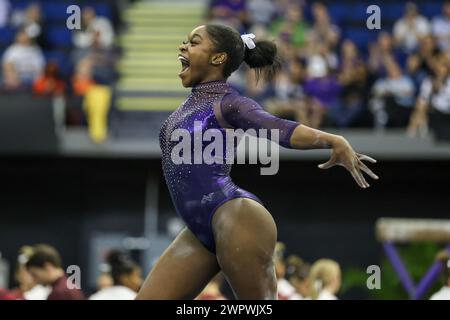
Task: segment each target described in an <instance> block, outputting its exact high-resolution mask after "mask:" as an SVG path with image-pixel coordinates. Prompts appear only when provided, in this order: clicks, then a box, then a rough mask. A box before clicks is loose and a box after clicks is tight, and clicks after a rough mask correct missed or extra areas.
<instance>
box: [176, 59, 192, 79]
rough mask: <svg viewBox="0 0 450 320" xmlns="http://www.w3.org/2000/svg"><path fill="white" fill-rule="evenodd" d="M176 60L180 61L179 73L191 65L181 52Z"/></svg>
mask: <svg viewBox="0 0 450 320" xmlns="http://www.w3.org/2000/svg"><path fill="white" fill-rule="evenodd" d="M178 60H179V61H180V62H181V72H180V75H181V74H183V73H185V72H186V71H187V70H188V69H189V67H190V66H191V63H190V62H189V60H188V59H187V58H186V57H184V56H182V55H181V54H180V55H178Z"/></svg>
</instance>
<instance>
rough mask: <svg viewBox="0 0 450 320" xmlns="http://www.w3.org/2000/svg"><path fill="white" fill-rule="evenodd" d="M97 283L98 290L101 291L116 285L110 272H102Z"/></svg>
mask: <svg viewBox="0 0 450 320" xmlns="http://www.w3.org/2000/svg"><path fill="white" fill-rule="evenodd" d="M108 268H109V266H108ZM96 284H97V291H100V290H103V289H106V288H110V287H112V286H113V285H114V280H113V278H112V277H111V274H110V273H109V272H102V273H100V275H99V276H98V278H97V283H96Z"/></svg>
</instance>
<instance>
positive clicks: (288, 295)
mask: <svg viewBox="0 0 450 320" xmlns="http://www.w3.org/2000/svg"><path fill="white" fill-rule="evenodd" d="M284 251H285V245H284V243H282V242H277V244H276V246H275V254H274V263H275V273H276V276H277V279H278V283H277V288H278V300H298V298H297V296H298V295H297V292H296V290H295V288H294V287H293V286H292V284H290V283H289V281H287V280H286V278H285V275H286V264H285V262H284Z"/></svg>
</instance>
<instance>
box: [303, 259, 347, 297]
mask: <svg viewBox="0 0 450 320" xmlns="http://www.w3.org/2000/svg"><path fill="white" fill-rule="evenodd" d="M310 281H311V295H310V296H311V298H312V299H314V300H337V297H336V294H337V293H338V292H339V289H340V288H341V268H340V267H339V264H338V263H337V262H336V261H334V260H330V259H320V260H318V261H316V262H315V263H314V264H313V265H312V267H311V272H310Z"/></svg>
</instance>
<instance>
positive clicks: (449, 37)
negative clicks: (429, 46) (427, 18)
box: [431, 0, 450, 52]
mask: <svg viewBox="0 0 450 320" xmlns="http://www.w3.org/2000/svg"><path fill="white" fill-rule="evenodd" d="M431 30H432V32H433V34H434V35H435V36H436V38H437V41H438V44H439V46H440V48H441V49H442V50H445V51H447V52H450V0H446V1H444V4H443V5H442V15H441V16H438V17H434V18H433V20H432V22H431Z"/></svg>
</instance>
